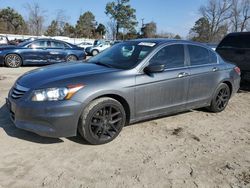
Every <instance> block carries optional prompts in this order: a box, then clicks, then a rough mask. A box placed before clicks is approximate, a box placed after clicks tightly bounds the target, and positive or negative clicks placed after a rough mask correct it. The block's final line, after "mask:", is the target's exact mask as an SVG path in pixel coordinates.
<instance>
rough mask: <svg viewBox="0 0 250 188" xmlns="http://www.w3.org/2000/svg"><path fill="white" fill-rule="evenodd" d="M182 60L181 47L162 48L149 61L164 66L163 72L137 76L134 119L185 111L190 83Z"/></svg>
mask: <svg viewBox="0 0 250 188" xmlns="http://www.w3.org/2000/svg"><path fill="white" fill-rule="evenodd" d="M185 59H186V58H185V53H184V46H183V45H181V44H174V45H169V46H165V47H163V48H161V49H160V50H159V51H158V52H157V53H156V54H155V55H154V56H153V58H152V59H151V60H150V61H149V64H164V65H165V70H164V71H163V72H159V73H151V74H146V73H143V74H140V75H137V76H136V92H135V93H136V94H135V101H136V116H137V118H140V117H142V118H143V117H145V116H147V115H148V116H151V115H156V114H165V113H168V112H174V111H179V110H182V109H184V108H185V104H186V100H187V93H188V82H189V76H188V75H189V69H188V68H187V67H186V65H185V64H186V63H185Z"/></svg>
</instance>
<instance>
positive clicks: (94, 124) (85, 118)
mask: <svg viewBox="0 0 250 188" xmlns="http://www.w3.org/2000/svg"><path fill="white" fill-rule="evenodd" d="M110 109H111V111H110ZM125 124H126V113H125V110H124V108H123V106H122V105H121V103H119V102H118V101H116V100H114V99H112V98H108V97H103V98H99V99H96V100H94V101H92V102H91V103H90V104H89V105H88V106H87V107H86V108H85V109H84V111H83V113H82V115H81V117H80V121H79V125H78V131H79V133H80V134H81V136H82V137H83V138H84V139H85V140H86V141H87V142H89V143H90V144H93V145H99V144H105V143H108V142H111V141H112V140H114V139H115V138H116V137H117V136H118V135H119V133H120V132H121V130H122V128H123V127H124V125H125Z"/></svg>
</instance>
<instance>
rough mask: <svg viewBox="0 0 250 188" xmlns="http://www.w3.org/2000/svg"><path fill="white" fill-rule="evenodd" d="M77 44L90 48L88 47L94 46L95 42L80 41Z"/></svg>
mask: <svg viewBox="0 0 250 188" xmlns="http://www.w3.org/2000/svg"><path fill="white" fill-rule="evenodd" d="M77 46H79V47H81V48H84V49H86V48H88V47H92V46H93V43H91V42H82V43H80V44H77Z"/></svg>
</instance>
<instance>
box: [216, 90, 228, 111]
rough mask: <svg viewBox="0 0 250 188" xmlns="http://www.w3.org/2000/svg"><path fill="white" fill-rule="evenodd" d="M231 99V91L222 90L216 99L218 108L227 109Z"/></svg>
mask: <svg viewBox="0 0 250 188" xmlns="http://www.w3.org/2000/svg"><path fill="white" fill-rule="evenodd" d="M228 99H229V91H228V89H227V88H222V89H221V90H220V91H219V93H218V95H217V97H216V107H217V108H218V109H219V110H222V109H224V108H225V107H226V105H227V102H228Z"/></svg>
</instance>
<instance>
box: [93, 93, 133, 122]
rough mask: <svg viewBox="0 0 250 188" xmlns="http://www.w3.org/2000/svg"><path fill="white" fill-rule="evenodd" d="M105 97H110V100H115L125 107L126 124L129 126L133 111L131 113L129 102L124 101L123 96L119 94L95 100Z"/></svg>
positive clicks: (107, 95) (106, 95)
mask: <svg viewBox="0 0 250 188" xmlns="http://www.w3.org/2000/svg"><path fill="white" fill-rule="evenodd" d="M103 97H109V98H112V99H115V100H117V101H118V102H119V103H121V105H122V106H123V108H124V110H125V113H126V124H128V123H129V121H130V115H131V111H130V106H129V104H128V102H127V101H126V99H124V98H123V97H122V96H120V95H117V94H105V95H101V96H98V97H96V98H94V99H93V100H96V99H99V98H103ZM93 100H92V101H93Z"/></svg>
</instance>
